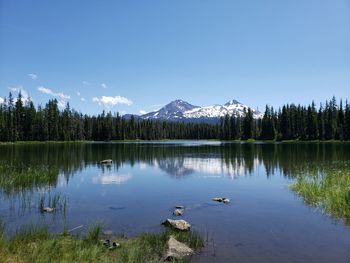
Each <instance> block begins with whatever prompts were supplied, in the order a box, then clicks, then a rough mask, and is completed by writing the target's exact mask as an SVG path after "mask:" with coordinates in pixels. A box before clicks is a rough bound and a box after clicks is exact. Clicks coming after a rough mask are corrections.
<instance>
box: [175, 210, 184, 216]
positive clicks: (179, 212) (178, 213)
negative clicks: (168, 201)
mask: <svg viewBox="0 0 350 263" xmlns="http://www.w3.org/2000/svg"><path fill="white" fill-rule="evenodd" d="M183 213H184V210H182V209H175V211H174V215H175V216H182V214H183Z"/></svg>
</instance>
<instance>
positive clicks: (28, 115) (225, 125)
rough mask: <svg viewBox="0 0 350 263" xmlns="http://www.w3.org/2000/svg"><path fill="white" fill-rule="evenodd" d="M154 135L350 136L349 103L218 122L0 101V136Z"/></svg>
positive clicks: (248, 113) (122, 137) (3, 138)
mask: <svg viewBox="0 0 350 263" xmlns="http://www.w3.org/2000/svg"><path fill="white" fill-rule="evenodd" d="M134 139H140V140H156V139H222V140H237V139H243V140H247V139H261V140H296V139H299V140H350V105H349V104H348V103H347V102H346V103H345V105H343V103H342V101H340V103H339V105H337V101H336V99H335V98H333V99H332V100H331V101H329V102H328V101H327V102H326V103H325V105H324V106H323V105H321V106H320V107H319V108H318V109H316V106H315V104H314V103H312V104H311V105H309V106H307V107H304V106H300V105H298V106H296V105H294V104H291V105H285V106H283V107H282V108H281V109H279V110H278V111H275V110H274V109H273V108H272V107H269V106H266V110H265V114H264V117H263V118H262V119H254V118H253V114H252V111H251V110H250V109H249V108H248V109H246V110H245V112H244V116H243V117H233V116H225V117H224V118H221V120H220V122H219V123H218V124H208V123H183V122H165V121H163V122H162V121H152V120H136V119H134V118H133V117H131V119H130V120H125V119H124V118H122V116H120V115H119V114H118V113H117V114H112V113H111V112H108V113H106V112H104V111H103V112H102V114H99V115H97V116H89V115H86V114H85V115H83V114H81V113H79V112H77V111H75V110H73V109H71V108H70V106H69V104H67V105H66V107H65V109H64V110H59V107H58V101H57V100H56V99H54V100H50V101H49V102H48V103H47V104H46V105H45V107H41V106H38V107H37V108H36V107H35V106H34V104H33V102H32V101H27V102H25V103H24V102H23V99H22V96H21V94H19V95H18V97H17V98H16V99H14V98H13V96H12V94H11V93H10V94H9V97H8V98H7V99H6V100H5V101H4V103H2V104H0V141H47V140H51V141H75V140H95V141H106V140H134Z"/></svg>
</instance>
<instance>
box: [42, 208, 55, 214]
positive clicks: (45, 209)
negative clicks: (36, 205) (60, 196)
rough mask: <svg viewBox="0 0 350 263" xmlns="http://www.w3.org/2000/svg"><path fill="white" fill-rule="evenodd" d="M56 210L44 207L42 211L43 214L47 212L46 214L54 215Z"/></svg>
mask: <svg viewBox="0 0 350 263" xmlns="http://www.w3.org/2000/svg"><path fill="white" fill-rule="evenodd" d="M54 210H55V209H54V208H52V207H44V208H43V209H42V211H43V212H46V213H52V212H53V211H54Z"/></svg>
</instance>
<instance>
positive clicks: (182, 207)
mask: <svg viewBox="0 0 350 263" xmlns="http://www.w3.org/2000/svg"><path fill="white" fill-rule="evenodd" d="M175 208H176V209H185V206H183V205H176V206H175Z"/></svg>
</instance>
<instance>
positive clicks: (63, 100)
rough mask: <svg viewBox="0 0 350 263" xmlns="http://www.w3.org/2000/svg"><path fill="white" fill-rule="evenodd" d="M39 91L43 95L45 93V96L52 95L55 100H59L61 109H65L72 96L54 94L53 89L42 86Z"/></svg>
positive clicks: (59, 93)
mask: <svg viewBox="0 0 350 263" xmlns="http://www.w3.org/2000/svg"><path fill="white" fill-rule="evenodd" d="M38 91H40V92H41V93H44V94H48V95H51V96H53V97H55V98H57V100H58V105H59V106H60V107H62V108H63V107H64V106H65V104H66V103H67V101H68V100H69V99H70V96H69V95H65V94H64V93H62V92H54V91H52V90H51V89H49V88H45V87H43V86H40V87H38Z"/></svg>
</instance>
